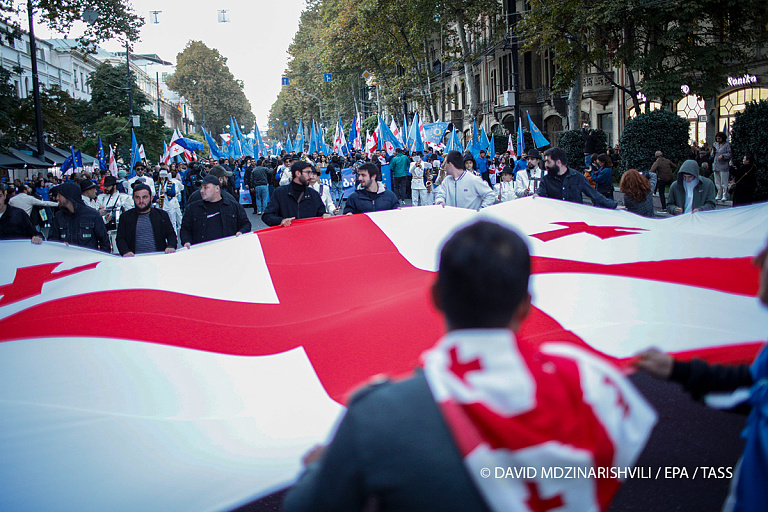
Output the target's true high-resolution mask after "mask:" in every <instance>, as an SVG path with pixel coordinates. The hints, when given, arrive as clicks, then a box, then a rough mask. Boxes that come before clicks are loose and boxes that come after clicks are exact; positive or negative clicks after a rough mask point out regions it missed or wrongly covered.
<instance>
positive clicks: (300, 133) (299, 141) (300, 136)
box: [293, 119, 304, 153]
mask: <svg viewBox="0 0 768 512" xmlns="http://www.w3.org/2000/svg"><path fill="white" fill-rule="evenodd" d="M293 150H294V151H296V152H297V153H298V152H302V153H303V152H304V120H303V119H299V127H298V128H297V129H296V142H295V143H294V145H293Z"/></svg>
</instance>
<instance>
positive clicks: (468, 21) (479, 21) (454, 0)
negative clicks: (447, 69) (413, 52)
mask: <svg viewBox="0 0 768 512" xmlns="http://www.w3.org/2000/svg"><path fill="white" fill-rule="evenodd" d="M435 7H436V12H435V14H436V15H437V16H439V17H440V19H441V20H443V21H444V22H445V23H446V26H447V27H448V29H449V31H450V32H452V33H453V34H454V35H455V38H454V39H455V40H456V41H458V48H457V49H458V54H459V55H460V59H461V63H462V65H463V67H464V84H465V85H466V87H467V99H468V100H469V111H470V116H471V117H472V118H473V119H474V118H477V117H478V115H479V114H480V91H478V90H476V88H475V61H476V60H477V59H478V58H479V57H480V55H481V54H482V52H483V51H484V50H485V49H486V48H484V46H486V45H487V43H486V45H482V46H479V45H473V44H471V42H470V39H469V37H468V34H472V33H473V32H474V37H473V39H474V40H477V39H478V37H479V34H478V32H480V30H478V29H485V28H486V27H487V28H490V29H491V32H492V33H494V32H497V31H498V29H499V28H500V24H499V23H498V20H499V19H500V14H501V2H498V1H497V0H441V1H438V2H436V5H435ZM489 42H490V41H489Z"/></svg>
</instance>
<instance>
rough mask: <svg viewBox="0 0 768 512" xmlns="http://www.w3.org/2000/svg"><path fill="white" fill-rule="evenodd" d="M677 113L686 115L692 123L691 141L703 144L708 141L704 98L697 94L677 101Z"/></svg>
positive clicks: (682, 115)
mask: <svg viewBox="0 0 768 512" xmlns="http://www.w3.org/2000/svg"><path fill="white" fill-rule="evenodd" d="M677 115H679V116H680V117H684V118H686V119H687V120H688V123H689V124H690V131H689V133H690V136H689V138H690V143H691V144H703V143H705V142H706V141H707V109H706V108H705V106H704V100H703V99H701V98H698V97H696V96H695V95H688V96H686V97H685V98H683V99H681V100H680V101H678V102H677Z"/></svg>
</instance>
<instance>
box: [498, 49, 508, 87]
mask: <svg viewBox="0 0 768 512" xmlns="http://www.w3.org/2000/svg"><path fill="white" fill-rule="evenodd" d="M499 73H500V74H501V90H502V91H508V90H509V83H508V82H507V57H506V56H504V57H502V58H500V59H499Z"/></svg>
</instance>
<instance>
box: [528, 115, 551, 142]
mask: <svg viewBox="0 0 768 512" xmlns="http://www.w3.org/2000/svg"><path fill="white" fill-rule="evenodd" d="M525 113H526V114H527V115H528V128H529V129H530V130H531V136H533V144H534V145H535V146H536V149H538V148H543V147H544V146H549V141H548V140H547V138H546V137H544V135H542V134H541V132H540V131H539V128H538V126H536V125H535V124H533V121H531V114H530V112H528V111H527V110H526V111H525Z"/></svg>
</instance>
